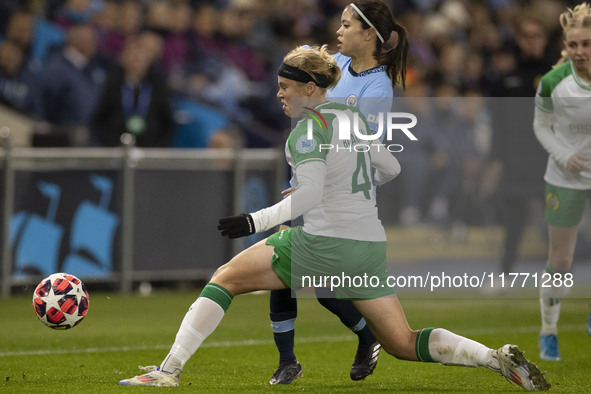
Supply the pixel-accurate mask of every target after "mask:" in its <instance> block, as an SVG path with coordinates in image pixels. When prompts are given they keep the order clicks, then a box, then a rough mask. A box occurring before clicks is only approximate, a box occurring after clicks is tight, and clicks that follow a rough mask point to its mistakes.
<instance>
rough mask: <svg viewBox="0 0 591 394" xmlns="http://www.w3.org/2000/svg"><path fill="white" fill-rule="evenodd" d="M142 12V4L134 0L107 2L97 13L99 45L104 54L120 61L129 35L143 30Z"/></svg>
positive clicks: (114, 60) (115, 60)
mask: <svg viewBox="0 0 591 394" xmlns="http://www.w3.org/2000/svg"><path fill="white" fill-rule="evenodd" d="M142 12H143V8H142V4H141V3H140V2H138V1H134V0H124V1H123V2H121V3H119V2H116V1H107V2H106V3H105V6H104V7H103V10H102V12H101V13H99V14H97V15H96V22H97V24H98V32H99V44H98V47H99V50H100V52H101V53H102V54H103V56H105V57H107V58H108V59H110V60H112V61H113V62H117V61H118V59H119V56H120V55H121V52H122V51H123V47H124V46H125V40H126V39H127V37H129V36H131V35H134V34H138V33H139V32H140V31H141V28H142V23H143V19H142Z"/></svg>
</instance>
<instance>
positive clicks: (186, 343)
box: [160, 297, 225, 373]
mask: <svg viewBox="0 0 591 394" xmlns="http://www.w3.org/2000/svg"><path fill="white" fill-rule="evenodd" d="M224 314H225V312H224V309H223V308H222V307H221V306H220V305H219V304H218V303H216V302H215V301H212V300H211V299H209V298H206V297H199V298H197V300H196V301H195V302H194V303H193V305H191V307H190V308H189V311H188V312H187V313H186V314H185V318H184V319H183V322H182V323H181V326H180V328H179V331H178V332H177V334H176V338H175V341H174V344H173V345H172V347H171V348H170V352H169V353H168V355H167V356H166V358H165V359H164V361H163V362H162V364H160V369H161V370H162V371H165V372H170V373H172V372H174V371H175V370H176V369H179V370H182V369H183V367H184V366H185V364H186V362H187V361H189V358H191V356H192V355H193V354H194V353H195V352H196V351H197V349H199V346H201V344H202V343H203V341H204V340H205V338H207V337H208V336H209V335H211V333H212V332H213V331H214V330H215V329H216V327H217V326H218V325H219V324H220V322H221V321H222V319H223V317H224Z"/></svg>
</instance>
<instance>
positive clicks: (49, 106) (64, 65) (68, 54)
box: [34, 25, 106, 145]
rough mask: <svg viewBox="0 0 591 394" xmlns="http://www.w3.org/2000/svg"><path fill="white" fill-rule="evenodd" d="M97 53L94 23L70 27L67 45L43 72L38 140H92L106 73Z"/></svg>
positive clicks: (70, 142)
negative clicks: (40, 122)
mask: <svg viewBox="0 0 591 394" xmlns="http://www.w3.org/2000/svg"><path fill="white" fill-rule="evenodd" d="M95 55H96V35H95V32H94V29H93V27H92V26H90V25H76V26H72V27H70V29H69V31H68V43H67V45H66V47H65V48H64V49H63V50H62V51H59V52H58V53H55V54H54V55H53V56H52V57H51V58H50V59H49V60H48V65H47V69H46V70H45V72H44V73H43V78H42V82H41V91H40V94H39V98H40V104H39V111H40V113H39V117H40V119H41V120H42V121H44V123H42V124H40V127H39V129H38V130H37V135H36V136H35V137H36V139H34V144H35V143H38V144H41V145H47V144H49V145H85V144H87V143H88V137H89V133H88V127H89V125H90V120H91V117H92V113H93V111H94V108H95V106H96V100H97V98H98V93H99V90H100V87H101V85H102V84H103V82H104V80H105V76H106V73H105V70H104V68H103V66H102V65H101V64H100V63H99V61H98V60H97V58H96V57H95Z"/></svg>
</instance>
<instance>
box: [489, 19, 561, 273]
mask: <svg viewBox="0 0 591 394" xmlns="http://www.w3.org/2000/svg"><path fill="white" fill-rule="evenodd" d="M515 42H516V44H517V54H516V62H517V63H516V65H515V67H514V68H513V69H512V70H510V71H509V72H507V73H506V74H504V75H503V76H502V77H500V78H499V79H498V80H497V81H496V82H495V83H494V84H493V85H492V87H491V92H490V94H491V96H492V98H491V108H492V109H493V110H494V113H493V127H494V133H493V143H492V151H491V153H490V157H489V164H488V168H487V171H486V176H485V177H484V179H483V183H482V193H483V196H484V197H485V198H491V197H493V193H496V198H497V200H498V202H497V204H498V207H499V210H498V211H499V214H500V220H501V223H502V224H503V227H504V229H505V242H504V251H503V256H502V259H501V266H500V271H501V272H504V273H508V272H512V268H513V267H514V265H515V261H516V259H517V251H518V247H519V244H520V241H521V237H522V234H523V230H524V228H525V225H526V222H527V218H528V216H529V213H530V212H531V210H530V209H528V208H529V207H530V206H531V205H532V202H535V201H536V200H537V203H538V205H540V207H541V199H540V198H541V196H543V195H544V194H543V190H544V181H543V170H542V169H543V168H545V163H546V161H547V153H546V152H545V151H544V149H543V148H542V147H541V146H540V144H539V143H538V144H537V143H536V142H537V140H536V137H535V135H534V132H533V128H532V119H533V116H534V105H533V98H534V96H535V93H536V89H537V85H538V83H539V80H540V78H541V77H542V75H544V74H545V73H546V72H548V71H549V70H550V69H551V68H552V64H553V62H552V61H551V58H550V57H549V56H548V55H547V53H546V49H547V45H548V30H547V29H546V27H545V25H544V23H543V22H542V21H541V20H540V19H538V18H536V17H533V16H531V15H530V16H528V15H525V16H522V17H521V18H520V19H519V20H518V21H517V23H516V26H515ZM501 97H512V98H511V99H501Z"/></svg>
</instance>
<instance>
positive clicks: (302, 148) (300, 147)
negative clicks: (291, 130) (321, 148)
mask: <svg viewBox="0 0 591 394" xmlns="http://www.w3.org/2000/svg"><path fill="white" fill-rule="evenodd" d="M316 145H318V143H317V142H316V140H315V139H314V138H312V139H308V137H307V136H306V135H302V136H300V138H298V140H297V141H296V150H297V151H298V152H300V153H303V154H306V153H311V152H313V151H314V149H315V148H316Z"/></svg>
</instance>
